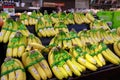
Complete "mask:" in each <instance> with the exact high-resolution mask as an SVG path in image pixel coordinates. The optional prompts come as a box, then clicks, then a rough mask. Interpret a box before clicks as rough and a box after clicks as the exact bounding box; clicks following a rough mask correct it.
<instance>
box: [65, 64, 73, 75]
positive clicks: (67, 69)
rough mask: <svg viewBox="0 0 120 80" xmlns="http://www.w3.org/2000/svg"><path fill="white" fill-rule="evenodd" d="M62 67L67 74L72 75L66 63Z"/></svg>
mask: <svg viewBox="0 0 120 80" xmlns="http://www.w3.org/2000/svg"><path fill="white" fill-rule="evenodd" d="M63 68H64V69H65V71H66V72H67V74H68V76H72V71H71V70H70V67H69V66H68V65H67V64H66V63H65V64H64V65H63Z"/></svg>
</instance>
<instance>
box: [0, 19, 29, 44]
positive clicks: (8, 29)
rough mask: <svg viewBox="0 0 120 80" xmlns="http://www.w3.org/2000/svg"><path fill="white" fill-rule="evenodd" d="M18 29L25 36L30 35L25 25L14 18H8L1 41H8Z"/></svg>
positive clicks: (2, 31)
mask: <svg viewBox="0 0 120 80" xmlns="http://www.w3.org/2000/svg"><path fill="white" fill-rule="evenodd" d="M17 31H20V32H21V33H22V34H23V35H25V36H28V35H29V31H28V30H27V28H26V27H25V25H23V24H22V23H20V22H15V21H13V20H12V19H7V20H6V21H5V22H4V25H3V26H2V29H1V32H0V42H3V43H7V42H8V41H9V40H10V39H11V38H13V37H14V36H15V34H16V32H17Z"/></svg>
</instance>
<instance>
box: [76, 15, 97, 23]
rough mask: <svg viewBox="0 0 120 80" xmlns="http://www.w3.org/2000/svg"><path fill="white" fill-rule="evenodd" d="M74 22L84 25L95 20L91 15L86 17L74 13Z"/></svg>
mask: <svg viewBox="0 0 120 80" xmlns="http://www.w3.org/2000/svg"><path fill="white" fill-rule="evenodd" d="M74 21H75V23H77V24H82V23H87V24H89V23H92V22H94V21H95V18H94V17H93V15H91V14H90V13H86V15H84V14H83V13H74Z"/></svg>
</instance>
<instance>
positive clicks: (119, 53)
mask: <svg viewBox="0 0 120 80" xmlns="http://www.w3.org/2000/svg"><path fill="white" fill-rule="evenodd" d="M119 44H120V43H119V42H117V41H116V42H115V43H114V45H113V48H114V51H115V53H116V54H117V55H118V56H119V57H120V48H119Z"/></svg>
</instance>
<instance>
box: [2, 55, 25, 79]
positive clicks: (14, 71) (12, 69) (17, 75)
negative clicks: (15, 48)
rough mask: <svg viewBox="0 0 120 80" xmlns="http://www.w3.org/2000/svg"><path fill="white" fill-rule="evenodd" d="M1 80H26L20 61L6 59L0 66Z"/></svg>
mask: <svg viewBox="0 0 120 80" xmlns="http://www.w3.org/2000/svg"><path fill="white" fill-rule="evenodd" d="M0 79H1V80H26V73H25V69H24V67H23V64H22V63H21V61H19V60H18V59H15V58H11V57H7V58H5V61H4V62H3V64H2V66H1V74H0Z"/></svg>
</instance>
